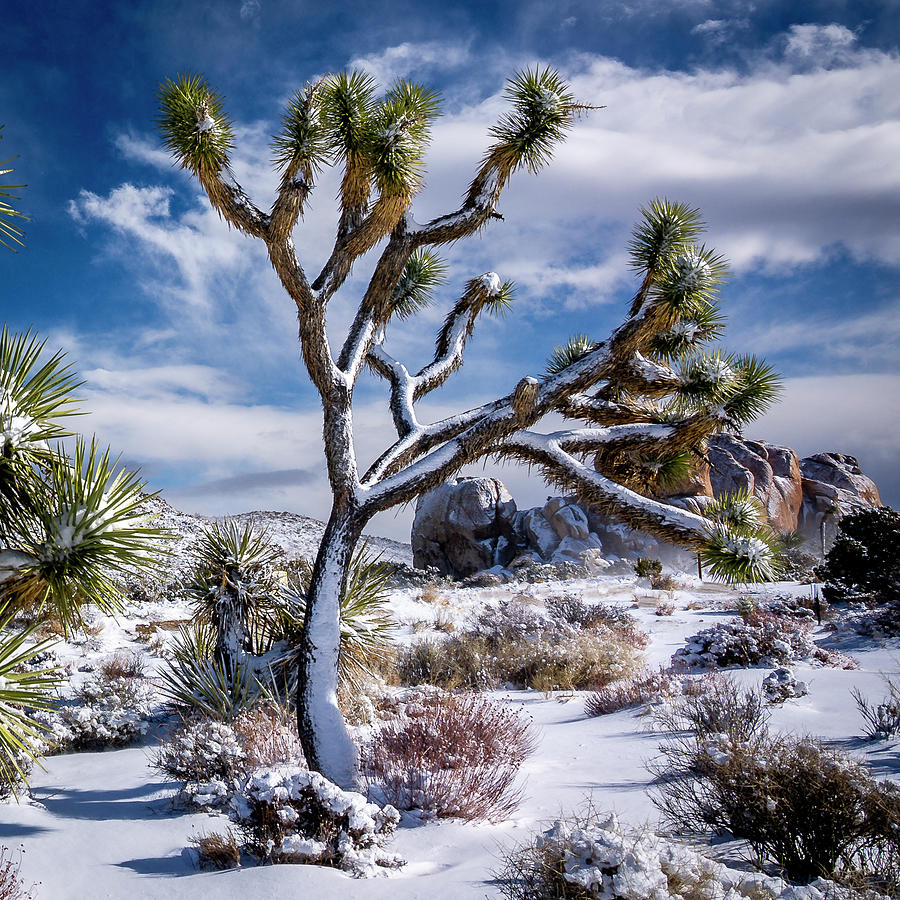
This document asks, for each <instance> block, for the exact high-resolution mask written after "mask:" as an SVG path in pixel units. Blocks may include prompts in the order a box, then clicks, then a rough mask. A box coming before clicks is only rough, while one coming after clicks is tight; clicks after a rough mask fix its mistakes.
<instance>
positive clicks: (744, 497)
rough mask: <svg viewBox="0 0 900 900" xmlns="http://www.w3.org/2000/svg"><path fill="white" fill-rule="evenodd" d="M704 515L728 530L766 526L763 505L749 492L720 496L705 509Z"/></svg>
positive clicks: (735, 492) (736, 492)
mask: <svg viewBox="0 0 900 900" xmlns="http://www.w3.org/2000/svg"><path fill="white" fill-rule="evenodd" d="M703 515H704V516H705V517H706V518H707V519H709V520H710V521H711V522H715V523H716V524H717V525H724V526H726V527H728V528H738V529H750V530H753V529H756V528H762V527H763V526H764V525H765V524H766V515H765V511H764V510H763V508H762V504H761V503H760V502H759V500H757V499H756V497H754V496H753V495H752V494H750V493H749V492H748V491H734V492H729V493H724V494H719V496H718V497H716V498H715V499H713V500H710V501H709V502H708V503H707V504H706V505H705V506H704V507H703Z"/></svg>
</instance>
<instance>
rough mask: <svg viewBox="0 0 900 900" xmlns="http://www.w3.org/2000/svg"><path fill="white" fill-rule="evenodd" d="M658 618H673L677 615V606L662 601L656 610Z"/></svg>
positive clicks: (667, 601)
mask: <svg viewBox="0 0 900 900" xmlns="http://www.w3.org/2000/svg"><path fill="white" fill-rule="evenodd" d="M654 612H655V613H656V615H658V616H671V615H674V613H675V604H674V603H673V602H672V601H671V600H660V601H659V602H658V603H657V604H656V609H655V610H654Z"/></svg>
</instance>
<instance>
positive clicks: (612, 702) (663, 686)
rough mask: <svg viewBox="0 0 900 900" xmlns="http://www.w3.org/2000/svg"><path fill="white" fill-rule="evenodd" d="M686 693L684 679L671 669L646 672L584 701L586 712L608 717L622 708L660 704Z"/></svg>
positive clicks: (625, 679) (593, 692)
mask: <svg viewBox="0 0 900 900" xmlns="http://www.w3.org/2000/svg"><path fill="white" fill-rule="evenodd" d="M683 690H684V683H683V677H681V678H680V677H678V676H677V675H675V674H674V673H673V672H672V670H671V669H663V668H659V669H655V670H644V671H642V672H638V673H637V674H636V675H632V676H631V677H630V678H624V679H622V680H621V681H614V682H613V683H612V684H608V685H606V686H605V687H602V688H600V689H599V690H596V691H592V692H591V693H590V694H588V695H587V697H585V699H584V711H585V712H586V713H587V714H588V715H589V716H605V715H607V714H608V713H614V712H618V711H619V710H620V709H629V708H632V707H636V706H644V705H645V704H649V703H659V702H662V701H663V700H664V699H666V698H669V697H675V696H678V695H680V694H681V693H682V692H683Z"/></svg>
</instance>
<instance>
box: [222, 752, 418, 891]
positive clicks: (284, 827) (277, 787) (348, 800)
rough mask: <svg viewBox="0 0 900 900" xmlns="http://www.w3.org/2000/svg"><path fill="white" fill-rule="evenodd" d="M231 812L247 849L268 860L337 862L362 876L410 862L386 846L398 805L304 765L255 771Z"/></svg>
mask: <svg viewBox="0 0 900 900" xmlns="http://www.w3.org/2000/svg"><path fill="white" fill-rule="evenodd" d="M230 816H231V819H232V821H234V822H235V823H237V825H238V826H239V827H240V829H241V831H242V832H243V834H244V836H245V838H246V842H247V849H248V850H249V851H250V852H251V853H252V854H254V855H255V856H257V857H259V858H260V859H264V860H266V861H268V862H275V863H311V864H315V865H326V866H334V867H335V868H338V869H343V870H344V871H346V872H349V873H350V874H352V875H354V876H356V877H369V876H372V875H376V874H379V873H381V872H384V871H385V870H386V869H391V868H398V867H399V866H401V865H403V862H404V861H403V860H402V859H401V858H400V857H399V856H397V855H396V854H393V853H387V852H386V851H385V850H384V849H383V845H384V843H385V841H386V840H387V839H388V838H389V837H390V835H391V834H392V833H393V832H394V829H395V828H396V827H397V824H398V823H399V821H400V813H398V812H397V810H396V809H394V807H393V806H383V807H382V806H379V805H378V804H376V803H370V802H368V801H367V800H366V798H365V797H364V796H363V795H362V794H358V793H356V792H354V791H344V790H342V789H341V788H339V787H338V786H337V785H335V784H332V782H330V781H328V779H326V778H325V777H324V776H323V775H320V774H319V773H318V772H310V771H309V770H307V769H304V768H301V767H299V766H279V767H276V768H274V769H257V770H256V771H254V772H252V773H250V775H249V776H248V777H247V779H246V781H245V782H244V784H243V785H242V787H241V789H240V791H239V792H238V793H237V794H236V795H235V796H234V798H233V799H232V801H231V810H230Z"/></svg>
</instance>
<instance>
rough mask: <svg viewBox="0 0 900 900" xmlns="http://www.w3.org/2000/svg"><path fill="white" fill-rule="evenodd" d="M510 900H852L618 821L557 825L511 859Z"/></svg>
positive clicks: (506, 892)
mask: <svg viewBox="0 0 900 900" xmlns="http://www.w3.org/2000/svg"><path fill="white" fill-rule="evenodd" d="M497 875H498V881H499V886H500V890H501V892H502V894H503V896H504V897H507V898H509V900H551V898H554V900H555V898H559V897H571V898H584V900H588V898H594V897H596V898H600V900H667V898H678V900H687V898H691V900H741V898H751V900H838V898H840V900H850V898H857V897H859V894H857V893H856V892H854V891H851V890H849V889H846V888H842V887H840V886H838V885H836V884H834V883H833V882H830V881H826V880H824V879H822V878H817V879H816V880H815V881H813V882H812V883H810V884H808V885H806V886H802V887H801V886H797V885H792V884H788V883H787V882H785V881H783V880H782V879H781V878H775V877H771V876H768V875H764V874H762V873H756V872H745V871H738V870H735V869H730V868H728V867H726V866H724V865H722V864H721V863H717V862H715V861H713V860H711V859H708V858H707V857H705V856H703V855H702V854H701V853H698V852H697V851H696V850H693V849H691V848H689V847H686V846H684V845H682V844H678V843H676V842H674V841H669V840H665V839H663V838H660V837H657V836H656V835H654V834H652V833H648V832H639V831H634V830H631V829H627V828H623V826H622V825H621V824H620V822H619V820H618V818H617V817H616V816H615V814H609V815H599V816H598V815H596V814H594V813H591V814H590V815H588V816H585V817H580V818H575V819H571V820H568V821H563V820H558V821H557V822H555V823H554V824H553V826H552V827H551V828H550V829H549V830H547V831H545V832H544V833H543V834H541V835H538V836H537V837H536V838H535V840H534V842H533V843H532V844H530V845H528V846H526V847H522V848H519V849H518V850H514V851H512V852H511V853H509V854H508V855H507V856H506V858H505V859H504V865H503V868H502V869H501V870H500V871H499V872H498V873H497Z"/></svg>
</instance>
